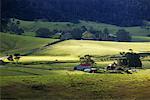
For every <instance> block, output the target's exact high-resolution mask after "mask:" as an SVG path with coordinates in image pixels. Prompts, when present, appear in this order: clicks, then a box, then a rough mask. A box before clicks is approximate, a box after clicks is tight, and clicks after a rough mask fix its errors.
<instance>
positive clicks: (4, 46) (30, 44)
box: [0, 33, 56, 55]
mask: <svg viewBox="0 0 150 100" xmlns="http://www.w3.org/2000/svg"><path fill="white" fill-rule="evenodd" d="M54 41H56V40H55V39H43V38H36V37H29V36H19V35H11V34H7V33H0V44H1V45H0V52H1V54H0V55H2V54H11V53H25V52H27V51H29V50H32V49H35V48H39V47H42V46H44V45H46V44H48V43H51V42H54Z"/></svg>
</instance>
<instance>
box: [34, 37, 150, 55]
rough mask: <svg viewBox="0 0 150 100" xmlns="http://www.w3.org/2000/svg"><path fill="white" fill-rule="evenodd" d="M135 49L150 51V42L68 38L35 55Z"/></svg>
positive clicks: (114, 51)
mask: <svg viewBox="0 0 150 100" xmlns="http://www.w3.org/2000/svg"><path fill="white" fill-rule="evenodd" d="M129 49H133V50H134V51H135V52H148V51H150V42H106V41H88V40H86V41H85V40H67V41H64V42H61V43H58V44H55V45H52V46H51V47H48V48H46V49H44V50H41V51H39V52H38V53H34V54H33V55H45V56H46V55H50V56H74V57H78V56H83V55H85V54H90V55H93V56H104V55H115V54H119V52H122V51H128V50H129Z"/></svg>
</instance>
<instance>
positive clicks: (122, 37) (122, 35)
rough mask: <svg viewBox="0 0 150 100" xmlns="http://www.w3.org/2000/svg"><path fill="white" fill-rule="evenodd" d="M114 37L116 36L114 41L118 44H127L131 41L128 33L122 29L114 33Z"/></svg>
mask: <svg viewBox="0 0 150 100" xmlns="http://www.w3.org/2000/svg"><path fill="white" fill-rule="evenodd" d="M116 36H117V39H116V40H117V41H119V42H129V41H131V36H130V33H129V32H127V31H126V30H124V29H120V30H118V32H117V33H116Z"/></svg>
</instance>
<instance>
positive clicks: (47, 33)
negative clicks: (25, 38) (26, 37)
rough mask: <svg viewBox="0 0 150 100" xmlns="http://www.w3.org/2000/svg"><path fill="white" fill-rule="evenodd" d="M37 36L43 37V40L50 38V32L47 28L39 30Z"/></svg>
mask: <svg viewBox="0 0 150 100" xmlns="http://www.w3.org/2000/svg"><path fill="white" fill-rule="evenodd" d="M36 36H37V37H42V38H49V37H50V31H49V29H47V28H39V29H38V30H37V31H36Z"/></svg>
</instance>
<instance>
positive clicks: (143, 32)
mask: <svg viewBox="0 0 150 100" xmlns="http://www.w3.org/2000/svg"><path fill="white" fill-rule="evenodd" d="M17 20H18V19H16V20H15V21H17ZM19 21H20V27H21V28H23V29H24V30H25V33H24V35H31V36H34V32H35V31H36V30H37V29H39V28H41V27H42V28H43V27H44V28H48V29H50V30H55V29H57V30H71V29H74V28H81V26H85V27H86V28H87V29H90V28H93V29H94V30H103V29H104V28H108V29H109V32H110V33H116V32H117V31H118V30H119V29H125V30H127V31H129V32H130V33H131V35H133V36H147V35H148V34H150V30H148V29H144V28H141V27H140V26H136V27H119V26H116V25H110V24H104V23H96V22H91V21H80V22H79V23H77V24H74V23H70V22H42V21H22V20H19ZM26 32H27V33H26Z"/></svg>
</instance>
